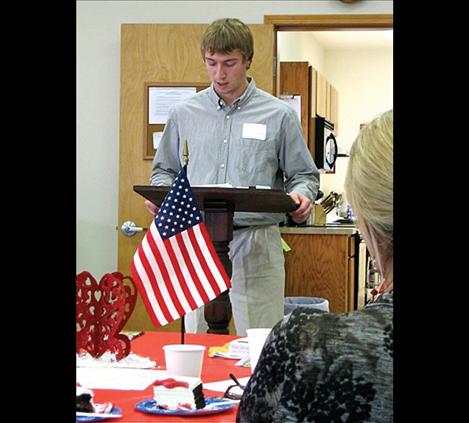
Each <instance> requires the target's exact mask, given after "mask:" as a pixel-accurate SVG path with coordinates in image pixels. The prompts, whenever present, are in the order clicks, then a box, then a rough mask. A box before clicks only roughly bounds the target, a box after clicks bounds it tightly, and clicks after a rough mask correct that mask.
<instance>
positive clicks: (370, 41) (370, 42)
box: [309, 29, 393, 50]
mask: <svg viewBox="0 0 469 423" xmlns="http://www.w3.org/2000/svg"><path fill="white" fill-rule="evenodd" d="M309 33H310V34H311V33H312V34H313V36H314V38H315V39H316V40H317V42H318V44H319V45H320V46H321V47H322V48H323V49H324V50H332V49H351V48H367V49H368V48H387V47H388V48H392V46H393V30H392V29H389V30H375V31H369V30H355V31H311V32H309Z"/></svg>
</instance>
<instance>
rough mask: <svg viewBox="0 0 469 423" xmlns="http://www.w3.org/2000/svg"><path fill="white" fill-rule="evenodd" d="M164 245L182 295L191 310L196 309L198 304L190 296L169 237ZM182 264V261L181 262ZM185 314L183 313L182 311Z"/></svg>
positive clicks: (177, 236)
mask: <svg viewBox="0 0 469 423" xmlns="http://www.w3.org/2000/svg"><path fill="white" fill-rule="evenodd" d="M175 238H176V239H178V238H180V235H175ZM163 242H164V245H165V247H166V251H167V253H168V256H169V259H170V260H171V263H172V265H173V269H174V273H175V275H176V278H177V279H178V281H179V285H180V286H181V290H182V292H183V293H184V296H185V297H186V301H187V302H188V303H189V306H190V308H191V310H194V309H196V308H197V307H198V306H197V304H196V302H195V300H194V298H193V297H192V294H191V292H190V290H189V287H188V286H187V284H188V281H186V279H185V277H184V275H183V274H182V271H181V268H180V266H179V261H178V259H177V258H176V254H175V252H174V250H173V246H172V245H171V241H170V240H169V239H165V240H164V241H163ZM181 264H184V263H181ZM184 314H185V313H184Z"/></svg>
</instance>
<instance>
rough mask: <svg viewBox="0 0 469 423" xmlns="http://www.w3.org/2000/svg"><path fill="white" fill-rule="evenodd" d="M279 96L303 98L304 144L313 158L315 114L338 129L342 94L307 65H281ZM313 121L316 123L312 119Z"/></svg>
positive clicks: (294, 63) (281, 63)
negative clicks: (340, 95) (286, 95)
mask: <svg viewBox="0 0 469 423" xmlns="http://www.w3.org/2000/svg"><path fill="white" fill-rule="evenodd" d="M279 94H280V95H284V94H296V95H300V96H301V126H302V127H303V132H304V134H305V143H306V145H307V146H308V148H309V151H310V152H311V155H312V156H313V158H314V135H312V134H314V118H315V117H316V114H318V115H319V116H321V117H324V118H326V120H328V121H329V122H331V123H333V124H334V134H335V136H338V129H339V93H338V91H337V89H336V88H335V87H334V86H333V85H332V84H331V83H330V82H329V81H328V80H327V79H326V78H325V76H324V75H323V74H321V73H320V72H318V71H317V70H316V69H314V67H313V66H311V65H310V64H309V63H308V62H280V78H279ZM312 118H313V119H312Z"/></svg>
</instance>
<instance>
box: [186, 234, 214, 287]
mask: <svg viewBox="0 0 469 423" xmlns="http://www.w3.org/2000/svg"><path fill="white" fill-rule="evenodd" d="M187 234H188V235H189V238H190V240H191V242H192V245H193V247H194V252H195V254H196V256H197V259H198V261H199V263H200V266H201V267H202V270H203V272H204V274H205V276H206V278H207V280H208V282H209V283H210V286H211V287H212V289H213V291H214V292H215V296H218V295H220V294H221V290H220V287H219V286H218V284H217V282H216V280H215V278H214V276H213V274H212V271H211V270H210V268H209V267H208V266H207V263H206V261H205V257H204V255H203V254H202V251H201V250H200V246H199V241H198V239H197V237H196V236H195V234H194V229H193V228H189V229H188V230H187Z"/></svg>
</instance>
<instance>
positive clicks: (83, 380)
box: [77, 367, 165, 391]
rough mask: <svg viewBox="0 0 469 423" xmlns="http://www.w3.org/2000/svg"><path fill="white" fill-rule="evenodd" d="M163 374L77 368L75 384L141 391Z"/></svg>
mask: <svg viewBox="0 0 469 423" xmlns="http://www.w3.org/2000/svg"><path fill="white" fill-rule="evenodd" d="M164 373H165V371H164V370H143V369H126V368H112V367H77V382H78V383H79V384H80V385H81V386H83V387H85V388H89V389H119V390H124V391H143V390H144V389H146V388H148V387H149V386H150V385H151V384H152V383H153V382H155V380H156V379H158V377H160V376H161V375H162V374H164Z"/></svg>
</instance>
